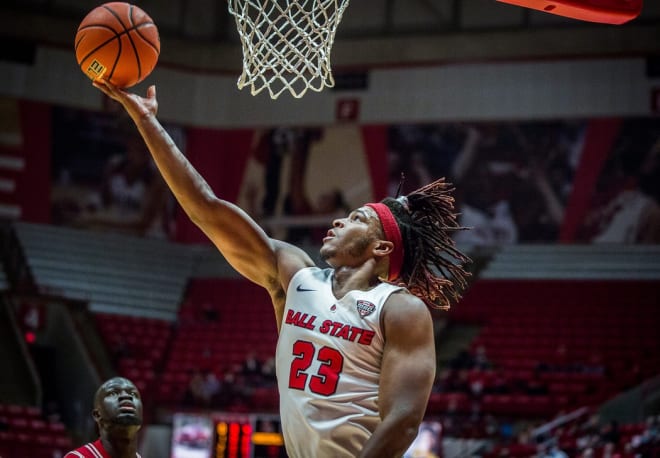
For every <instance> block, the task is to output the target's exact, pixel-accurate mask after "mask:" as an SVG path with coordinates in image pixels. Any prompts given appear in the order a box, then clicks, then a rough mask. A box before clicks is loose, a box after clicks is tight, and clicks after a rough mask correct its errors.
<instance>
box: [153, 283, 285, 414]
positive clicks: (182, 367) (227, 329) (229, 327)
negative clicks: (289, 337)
mask: <svg viewBox="0 0 660 458" xmlns="http://www.w3.org/2000/svg"><path fill="white" fill-rule="evenodd" d="M276 341H277V329H276V324H275V314H274V313H273V308H272V305H271V302H270V298H269V297H268V294H267V293H266V292H265V291H264V290H263V288H261V287H259V286H257V285H254V284H252V283H249V282H247V281H245V280H243V279H217V278H211V279H193V280H191V282H190V285H189V288H188V295H187V298H186V302H185V304H184V305H183V306H182V307H181V311H180V316H179V323H178V329H177V332H176V334H175V336H174V338H173V343H172V348H171V351H170V353H169V356H168V359H167V363H166V366H165V370H164V373H163V376H162V381H161V383H160V384H159V392H158V393H159V400H161V401H162V402H165V403H169V404H173V403H174V404H176V403H178V402H180V401H181V400H182V398H183V395H184V392H185V390H186V387H187V385H188V382H189V380H190V375H191V372H192V371H193V370H196V369H198V370H207V369H211V370H214V371H215V372H216V374H217V375H219V376H221V375H222V374H223V373H224V372H227V371H231V370H236V367H237V366H240V365H241V364H242V362H243V361H244V360H245V357H246V355H247V354H248V352H250V351H254V352H256V354H257V356H258V357H259V358H260V359H262V360H264V359H266V358H268V357H270V356H273V355H274V354H275V345H276ZM257 395H258V396H261V398H263V399H266V397H267V396H268V395H267V394H264V393H263V392H258V393H257ZM260 402H261V401H260ZM269 405H270V404H269Z"/></svg>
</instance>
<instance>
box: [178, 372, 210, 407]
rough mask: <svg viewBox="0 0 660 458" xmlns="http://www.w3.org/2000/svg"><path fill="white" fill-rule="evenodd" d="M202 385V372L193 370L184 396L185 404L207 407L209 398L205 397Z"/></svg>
mask: <svg viewBox="0 0 660 458" xmlns="http://www.w3.org/2000/svg"><path fill="white" fill-rule="evenodd" d="M204 383H205V382H204V376H203V375H202V372H201V371H200V370H199V369H195V370H193V371H192V373H191V375H190V380H189V381H188V387H187V388H186V393H185V395H184V403H185V404H187V405H191V406H204V405H208V403H209V398H208V397H207V394H206V389H205V386H204Z"/></svg>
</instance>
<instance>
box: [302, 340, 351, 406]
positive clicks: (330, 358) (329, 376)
mask: <svg viewBox="0 0 660 458" xmlns="http://www.w3.org/2000/svg"><path fill="white" fill-rule="evenodd" d="M293 355H294V356H295V358H294V360H293V362H292V363H291V371H290V372H289V388H293V389H296V390H304V389H305V385H306V384H307V379H308V378H309V389H310V390H311V391H312V392H313V393H316V394H320V395H323V396H330V395H331V394H334V392H335V391H336V390H337V383H339V376H340V374H341V371H342V369H343V366H344V357H343V356H342V355H341V353H339V352H338V351H337V350H335V349H334V348H330V347H321V348H320V349H319V351H318V354H317V352H316V347H314V344H313V343H311V342H308V341H306V340H298V341H296V342H295V343H294V344H293ZM315 355H316V360H317V361H320V362H321V365H320V366H319V369H318V371H317V373H316V374H314V375H312V376H311V377H310V376H309V374H308V373H307V372H305V371H306V370H307V369H309V366H311V365H312V361H313V360H314V356H315Z"/></svg>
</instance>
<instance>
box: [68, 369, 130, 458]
mask: <svg viewBox="0 0 660 458" xmlns="http://www.w3.org/2000/svg"><path fill="white" fill-rule="evenodd" d="M92 416H93V417H94V421H96V424H97V426H98V429H99V436H100V437H99V438H98V440H97V441H96V442H90V443H89V444H85V445H83V446H82V447H80V448H77V449H75V450H73V451H71V452H69V453H67V454H66V455H64V458H101V457H102V458H136V457H137V458H140V455H139V454H138V453H137V438H138V436H137V434H138V431H139V430H140V427H141V426H142V401H141V399H140V392H139V391H138V389H137V388H136V387H135V385H134V384H133V382H131V381H130V380H128V379H125V378H122V377H115V378H111V379H110V380H108V381H106V382H105V383H103V384H102V385H101V386H100V387H99V389H98V390H96V395H95V396H94V410H93V411H92Z"/></svg>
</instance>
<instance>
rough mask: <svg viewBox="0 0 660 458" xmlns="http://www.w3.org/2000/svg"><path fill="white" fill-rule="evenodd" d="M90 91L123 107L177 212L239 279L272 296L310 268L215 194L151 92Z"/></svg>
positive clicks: (104, 85) (104, 86) (101, 84)
mask: <svg viewBox="0 0 660 458" xmlns="http://www.w3.org/2000/svg"><path fill="white" fill-rule="evenodd" d="M94 86H95V87H97V88H98V89H100V90H101V91H103V92H104V93H105V94H106V95H108V96H109V97H111V98H112V99H114V100H116V101H117V102H119V103H120V104H121V105H122V106H123V107H124V109H125V110H126V112H127V113H128V115H129V116H130V117H131V118H132V119H133V121H134V122H135V125H136V126H137V128H138V130H139V131H140V133H141V135H142V137H143V139H144V141H145V143H146V145H147V147H148V148H149V151H150V152H151V155H152V156H153V158H154V161H155V162H156V165H157V167H158V170H159V171H160V173H161V174H162V176H163V178H164V179H165V182H166V183H167V185H168V186H169V188H170V189H171V190H172V192H173V193H174V196H175V197H176V199H177V201H178V202H179V204H180V205H181V207H182V208H183V209H184V211H185V212H186V214H187V215H188V216H189V217H190V219H191V220H192V221H193V222H194V223H195V224H196V225H197V226H199V228H200V229H201V230H202V231H204V233H205V234H206V235H207V236H208V237H209V239H211V241H212V242H213V243H214V244H215V245H216V246H217V247H218V249H219V250H220V251H221V252H222V254H223V256H224V257H225V258H226V259H227V261H228V262H229V263H230V264H231V265H232V266H233V267H234V268H235V269H236V270H237V271H238V272H239V273H241V274H242V275H243V276H245V277H246V278H248V279H249V280H252V281H253V282H255V283H257V284H259V285H261V286H263V287H265V288H266V289H268V290H269V292H270V293H271V296H272V295H274V294H276V293H279V290H281V289H283V288H286V284H287V283H288V279H289V278H290V276H292V275H293V273H295V271H296V270H297V269H300V268H302V267H305V266H307V265H311V264H312V261H311V259H309V256H307V255H306V254H305V253H304V252H303V251H302V250H299V249H297V248H295V247H292V246H291V245H288V244H284V243H283V242H278V241H275V240H271V239H270V238H269V237H268V236H267V234H266V233H265V232H264V231H263V229H262V228H261V227H259V226H258V225H257V224H256V222H255V221H254V220H253V219H252V218H251V217H250V216H249V215H248V214H247V213H246V212H245V211H243V210H242V209H241V208H239V207H238V206H236V205H234V204H232V203H230V202H227V201H225V200H222V199H220V198H218V197H217V196H216V195H215V194H214V193H213V190H212V189H211V187H210V186H209V185H208V183H207V182H206V180H204V178H203V177H202V176H201V175H200V174H199V173H198V172H197V170H195V168H194V167H193V166H192V164H190V162H189V161H188V159H187V158H186V157H185V155H184V154H183V153H182V152H181V151H180V150H179V148H178V147H177V146H176V144H175V143H174V141H173V140H172V138H171V137H170V135H169V134H168V133H167V131H166V130H165V129H164V128H163V126H162V125H161V124H160V122H159V121H158V119H157V117H156V114H157V111H158V102H157V99H156V87H155V86H151V87H149V89H148V90H147V95H146V97H141V96H139V95H137V94H133V93H129V92H126V91H124V90H122V89H119V88H117V87H115V86H113V85H112V84H110V83H108V82H107V81H105V80H96V81H94Z"/></svg>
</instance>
